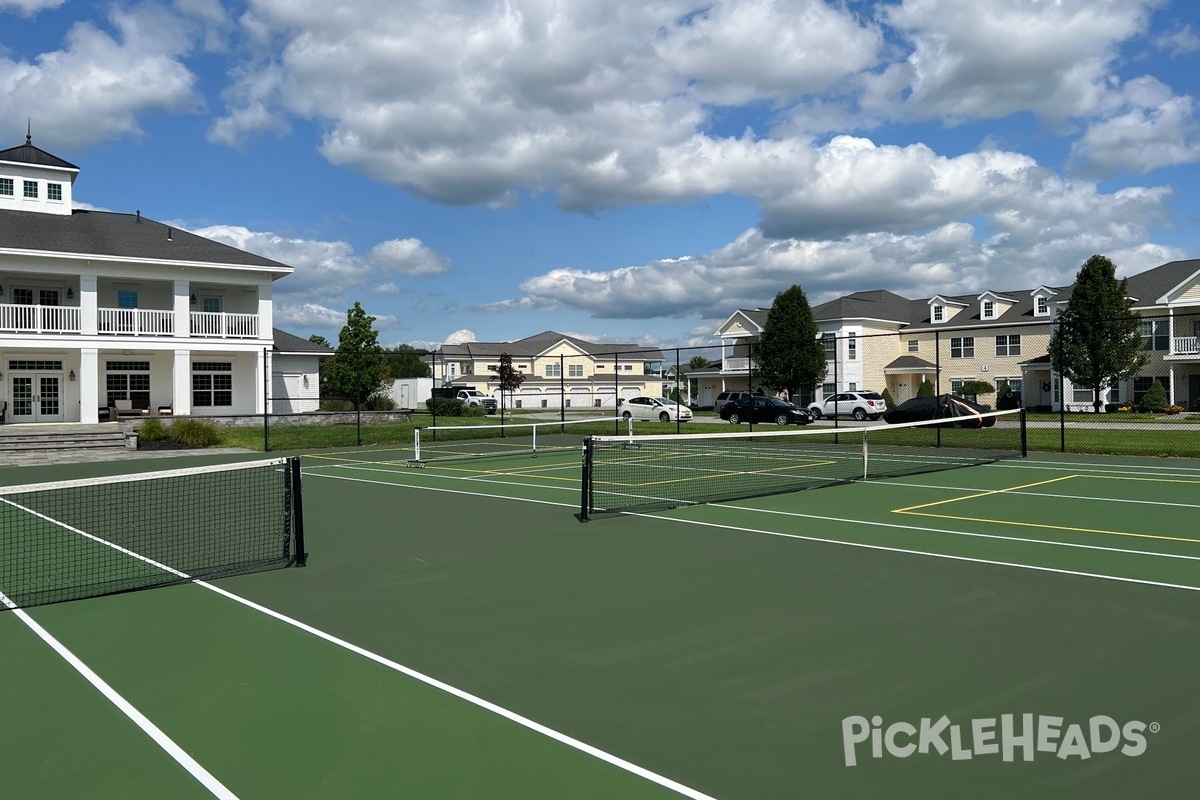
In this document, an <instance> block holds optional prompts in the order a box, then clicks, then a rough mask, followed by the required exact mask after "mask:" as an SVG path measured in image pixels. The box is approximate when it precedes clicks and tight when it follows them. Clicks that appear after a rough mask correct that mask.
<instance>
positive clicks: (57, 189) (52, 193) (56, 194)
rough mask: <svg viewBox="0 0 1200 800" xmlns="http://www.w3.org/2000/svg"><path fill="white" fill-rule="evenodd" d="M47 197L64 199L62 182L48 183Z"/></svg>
mask: <svg viewBox="0 0 1200 800" xmlns="http://www.w3.org/2000/svg"><path fill="white" fill-rule="evenodd" d="M46 199H47V200H62V184H61V183H47V184H46Z"/></svg>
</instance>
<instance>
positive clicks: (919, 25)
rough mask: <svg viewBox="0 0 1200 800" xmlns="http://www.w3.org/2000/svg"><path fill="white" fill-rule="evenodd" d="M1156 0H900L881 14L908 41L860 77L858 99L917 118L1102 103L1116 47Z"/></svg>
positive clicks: (1081, 108) (1140, 25)
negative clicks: (899, 54)
mask: <svg viewBox="0 0 1200 800" xmlns="http://www.w3.org/2000/svg"><path fill="white" fill-rule="evenodd" d="M1160 4H1161V0H1057V2H1053V3H1039V2H1011V0H973V2H970V3H963V2H959V0H904V1H903V2H901V3H900V4H898V5H889V6H885V7H883V9H882V12H881V15H882V18H883V20H884V21H885V22H886V23H887V24H888V25H889V26H890V27H891V28H892V29H893V30H894V31H896V32H897V33H899V34H900V35H901V36H903V37H904V38H905V39H906V40H907V41H908V42H909V43H910V44H911V46H912V52H911V54H910V55H909V56H908V58H907V59H906V60H905V61H903V62H897V63H895V64H892V65H891V66H889V67H888V68H887V69H886V70H884V71H883V72H882V74H880V75H877V76H869V77H867V78H865V80H864V85H865V87H866V90H865V98H864V105H865V106H867V107H868V108H870V109H872V110H874V111H876V112H879V113H886V114H889V115H891V114H900V115H904V116H907V117H910V118H915V119H932V118H939V117H940V118H943V119H947V120H956V119H957V120H968V119H980V118H984V119H986V118H995V117H1003V116H1007V115H1009V114H1012V113H1015V112H1018V111H1022V110H1032V111H1034V112H1035V113H1037V114H1039V115H1040V116H1042V117H1044V118H1047V119H1051V120H1063V119H1066V118H1069V117H1072V116H1079V115H1086V114H1088V113H1090V112H1091V111H1092V110H1094V109H1095V108H1096V107H1097V106H1098V105H1100V104H1101V103H1102V102H1103V97H1104V95H1105V93H1106V91H1107V89H1106V81H1107V79H1108V75H1109V70H1110V68H1111V64H1112V62H1113V61H1114V60H1115V59H1116V57H1117V49H1118V46H1119V45H1120V44H1121V43H1122V42H1124V41H1126V40H1128V39H1130V38H1132V37H1133V36H1136V35H1138V34H1141V33H1144V32H1145V30H1146V27H1147V25H1148V23H1149V16H1150V12H1151V10H1152V9H1153V8H1154V7H1155V6H1157V5H1160Z"/></svg>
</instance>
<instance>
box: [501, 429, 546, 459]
mask: <svg viewBox="0 0 1200 800" xmlns="http://www.w3.org/2000/svg"><path fill="white" fill-rule="evenodd" d="M530 430H532V431H533V457H534V458H537V431H538V426H537V425H534V426H533V427H532V428H531V429H530ZM500 436H501V438H503V436H504V431H503V430H501V431H500Z"/></svg>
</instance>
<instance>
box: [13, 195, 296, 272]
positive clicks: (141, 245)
mask: <svg viewBox="0 0 1200 800" xmlns="http://www.w3.org/2000/svg"><path fill="white" fill-rule="evenodd" d="M0 249H15V250H35V251H40V252H50V253H72V254H76V255H83V256H87V255H96V256H113V257H118V258H136V259H150V260H155V261H193V262H199V263H204V264H222V265H232V266H240V267H263V268H267V269H272V270H288V271H291V269H292V268H291V267H289V266H288V265H286V264H281V263H280V262H278V261H272V260H271V259H269V258H264V257H262V256H258V255H255V254H254V253H248V252H246V251H245V250H239V249H238V248H236V247H230V246H229V245H227V244H221V243H220V242H215V241H213V240H212V239H205V238H204V237H203V236H197V235H195V234H193V233H188V232H187V231H182V230H180V229H179V228H172V227H170V226H167V225H164V224H163V223H161V222H155V221H154V220H152V219H148V218H146V217H142V216H139V215H134V214H116V213H112V212H109V211H84V210H81V209H76V210H75V211H73V212H71V215H70V216H67V215H66V214H42V213H38V212H33V211H14V210H10V209H0Z"/></svg>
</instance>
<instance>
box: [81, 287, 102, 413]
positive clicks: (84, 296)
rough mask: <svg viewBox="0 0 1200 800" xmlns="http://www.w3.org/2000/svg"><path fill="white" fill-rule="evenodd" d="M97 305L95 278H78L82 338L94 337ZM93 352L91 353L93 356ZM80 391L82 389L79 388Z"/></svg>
mask: <svg viewBox="0 0 1200 800" xmlns="http://www.w3.org/2000/svg"><path fill="white" fill-rule="evenodd" d="M98 308H99V303H98V302H97V298H96V276H95V275H80V276H79V332H80V333H82V334H83V335H84V336H95V335H96V314H97V309H98ZM95 352H96V351H95V350H93V351H92V353H93V355H94V354H95ZM79 388H80V391H82V390H83V387H82V386H80V387H79Z"/></svg>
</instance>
